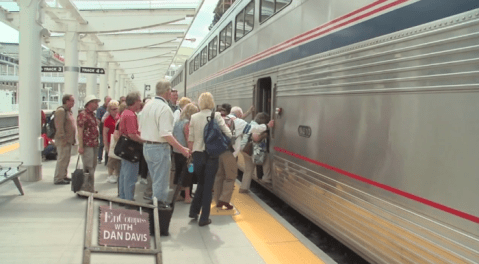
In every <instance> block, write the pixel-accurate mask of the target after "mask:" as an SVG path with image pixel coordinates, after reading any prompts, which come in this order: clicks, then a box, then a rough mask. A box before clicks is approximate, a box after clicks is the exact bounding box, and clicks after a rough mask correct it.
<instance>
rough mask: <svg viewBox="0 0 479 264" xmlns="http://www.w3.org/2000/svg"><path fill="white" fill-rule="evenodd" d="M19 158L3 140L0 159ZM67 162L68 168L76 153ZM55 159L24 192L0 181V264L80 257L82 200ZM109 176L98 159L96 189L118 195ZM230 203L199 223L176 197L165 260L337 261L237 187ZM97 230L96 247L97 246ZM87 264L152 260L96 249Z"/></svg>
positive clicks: (139, 193) (163, 239) (67, 260)
mask: <svg viewBox="0 0 479 264" xmlns="http://www.w3.org/2000/svg"><path fill="white" fill-rule="evenodd" d="M19 159H20V157H19V149H18V143H13V144H10V145H2V146H0V163H1V161H2V160H3V161H5V160H9V161H11V160H19ZM71 160H72V162H71V163H70V167H69V172H71V171H73V169H74V166H75V164H74V162H73V161H74V160H76V156H72V159H71ZM55 164H56V161H45V162H43V164H42V172H43V179H42V180H41V181H38V182H22V185H23V189H24V192H25V195H23V196H21V195H19V193H18V190H17V188H16V187H15V185H14V184H13V183H11V184H3V185H1V186H0V212H1V213H0V234H1V235H2V239H1V240H0V262H1V263H32V264H34V263H48V264H53V263H59V264H60V263H61V264H64V263H82V255H83V247H84V234H85V218H86V208H87V199H83V198H79V197H78V196H77V195H76V194H74V193H73V192H72V191H71V190H70V185H54V184H53V172H54V169H55ZM107 176H108V175H107V170H106V167H105V166H104V164H99V165H98V167H97V172H96V175H95V188H96V190H98V191H99V193H100V194H105V195H111V196H115V197H116V188H117V187H116V185H115V184H111V183H107V181H106V178H107ZM145 186H146V185H143V184H140V183H139V182H138V183H137V185H136V191H135V199H136V201H137V202H142V201H144V200H143V198H142V197H143V190H144V189H145ZM170 195H172V190H171V189H170ZM232 203H233V204H234V205H235V208H234V209H233V210H231V211H226V210H217V209H216V207H214V208H213V209H212V210H211V217H210V218H211V219H212V224H210V225H209V226H206V227H199V226H198V223H197V222H196V221H195V220H191V219H190V218H188V210H189V204H185V203H184V202H177V203H176V205H175V211H174V213H173V217H172V220H171V224H170V228H169V233H170V235H169V236H166V237H163V236H162V237H161V248H162V261H163V263H175V264H176V263H228V264H233V263H335V262H334V261H333V260H332V259H331V258H330V257H328V256H327V255H325V254H324V253H323V252H322V251H320V250H319V249H318V248H317V247H316V246H315V245H313V244H312V243H311V242H310V241H309V240H307V239H306V238H305V237H304V236H303V235H301V234H300V233H299V232H297V231H296V230H295V229H294V228H293V227H291V226H290V225H289V224H288V223H287V222H286V221H285V220H284V219H282V218H281V217H280V216H279V215H277V214H276V213H275V212H274V211H273V210H272V209H270V208H269V207H268V206H267V205H266V204H264V203H263V202H262V201H261V200H259V199H258V198H257V197H256V196H255V195H254V194H252V193H250V194H239V193H238V188H237V187H236V188H235V192H234V194H233V198H232ZM95 204H96V205H107V202H105V201H100V200H95ZM114 206H115V205H114ZM116 207H118V205H116ZM119 208H123V207H119ZM95 211H96V214H97V215H98V211H99V210H97V209H95ZM97 219H98V218H96V217H95V220H96V221H95V222H98V220H97ZM97 228H98V226H97V225H96V226H94V229H93V230H94V235H93V245H98V232H95V230H98V229H97ZM152 240H154V239H153V238H152ZM91 263H155V258H154V257H153V256H144V255H136V254H113V253H96V254H92V257H91Z"/></svg>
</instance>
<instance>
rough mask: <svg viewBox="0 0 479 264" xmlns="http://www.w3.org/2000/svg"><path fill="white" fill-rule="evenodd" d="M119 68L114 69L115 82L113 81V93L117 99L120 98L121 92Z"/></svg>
mask: <svg viewBox="0 0 479 264" xmlns="http://www.w3.org/2000/svg"><path fill="white" fill-rule="evenodd" d="M120 77H121V75H120V70H116V82H115V95H116V97H117V99H118V100H120V97H121V94H120Z"/></svg>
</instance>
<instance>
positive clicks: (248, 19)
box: [244, 1, 254, 35]
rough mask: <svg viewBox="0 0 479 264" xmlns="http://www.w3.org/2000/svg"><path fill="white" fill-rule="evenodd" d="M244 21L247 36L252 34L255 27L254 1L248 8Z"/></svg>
mask: <svg viewBox="0 0 479 264" xmlns="http://www.w3.org/2000/svg"><path fill="white" fill-rule="evenodd" d="M244 20H245V25H244V35H246V34H248V32H251V31H252V30H253V27H254V1H251V2H250V3H249V4H248V5H247V6H246V8H245V14H244Z"/></svg>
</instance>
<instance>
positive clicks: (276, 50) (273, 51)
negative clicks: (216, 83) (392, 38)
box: [187, 0, 410, 89]
mask: <svg viewBox="0 0 479 264" xmlns="http://www.w3.org/2000/svg"><path fill="white" fill-rule="evenodd" d="M386 1H387V0H378V1H376V2H373V3H371V4H369V5H367V6H364V7H362V8H360V9H357V10H355V11H353V12H351V13H348V14H346V15H343V16H341V17H339V18H336V19H334V20H332V21H330V22H328V23H326V24H323V25H321V26H319V27H316V28H314V29H311V30H309V31H307V32H304V33H302V34H300V35H298V36H296V37H293V38H291V39H288V40H286V41H284V42H282V43H279V44H276V45H275V46H273V47H270V48H268V49H267V50H265V51H263V52H261V53H257V54H255V55H253V56H251V57H249V58H247V59H245V60H243V61H240V62H238V63H236V64H235V65H232V66H230V67H228V68H226V69H223V70H221V71H219V72H217V73H215V74H213V75H210V76H208V77H206V78H204V79H203V80H200V81H199V82H197V83H196V84H194V85H197V84H201V83H204V82H207V81H209V80H212V79H214V78H216V77H219V76H221V75H224V74H226V73H229V72H231V71H234V70H236V69H238V68H241V67H243V66H246V65H249V64H251V63H253V62H256V61H258V60H261V59H263V58H265V57H268V56H270V55H274V54H277V53H279V52H281V51H283V50H285V49H288V48H291V47H293V46H296V45H299V44H302V43H304V42H306V41H308V40H310V39H312V38H316V37H318V36H320V35H324V34H326V33H328V32H330V31H332V30H335V29H338V28H340V27H343V26H346V25H348V24H351V23H353V22H356V21H358V20H360V19H363V18H365V17H368V16H372V15H374V14H376V13H379V12H381V11H384V10H386V9H388V8H392V7H394V6H397V5H399V4H402V3H405V2H408V1H410V0H397V1H394V2H392V3H389V4H387V5H385V6H382V7H380V8H378V9H375V10H372V11H370V12H368V13H366V14H363V15H361V16H359V17H357V18H353V19H350V20H348V21H345V22H343V23H341V24H339V25H336V26H334V27H332V28H330V29H327V30H323V31H320V30H322V29H324V28H325V27H328V26H330V25H333V24H334V23H337V22H339V21H341V20H344V19H347V18H349V17H351V16H353V15H356V14H358V13H360V12H363V11H365V10H368V9H370V8H372V7H375V6H377V5H380V4H382V3H384V2H386ZM317 31H320V32H317ZM314 32H317V33H315V34H314V35H312V36H308V37H306V38H304V39H301V40H299V39H300V38H302V37H305V36H307V35H308V34H311V33H314ZM194 85H191V86H194ZM191 86H190V87H191ZM188 88H189V87H187V89H188Z"/></svg>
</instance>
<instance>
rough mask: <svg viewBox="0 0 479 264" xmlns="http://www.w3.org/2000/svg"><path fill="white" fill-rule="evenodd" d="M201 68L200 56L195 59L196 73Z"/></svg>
mask: <svg viewBox="0 0 479 264" xmlns="http://www.w3.org/2000/svg"><path fill="white" fill-rule="evenodd" d="M199 68H200V54H198V55H196V57H195V71H196V70H198V69H199Z"/></svg>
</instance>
